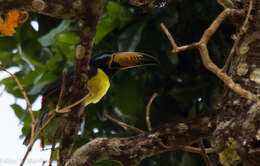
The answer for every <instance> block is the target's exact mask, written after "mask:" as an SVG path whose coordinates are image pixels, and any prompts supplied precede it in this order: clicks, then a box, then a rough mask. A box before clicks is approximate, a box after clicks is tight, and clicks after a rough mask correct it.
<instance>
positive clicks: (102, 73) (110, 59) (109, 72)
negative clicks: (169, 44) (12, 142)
mask: <svg viewBox="0 0 260 166" xmlns="http://www.w3.org/2000/svg"><path fill="white" fill-rule="evenodd" d="M89 65H90V69H89V71H88V77H89V79H88V82H87V86H88V89H89V93H90V94H91V95H88V97H87V98H86V103H85V107H86V106H87V105H89V104H91V103H94V104H95V103H98V102H99V101H100V100H101V99H102V98H103V96H105V95H106V93H107V91H108V89H109V87H110V81H111V79H112V78H113V76H114V75H115V74H116V73H117V72H119V71H121V70H125V69H129V68H137V67H141V66H147V65H159V61H158V60H157V58H155V57H153V56H151V55H149V54H146V53H141V52H116V53H112V52H105V53H101V54H98V55H96V56H93V57H92V58H91V59H90V63H89ZM73 73H74V72H73V71H71V72H68V74H67V75H66V80H65V86H66V87H70V86H71V85H72V81H73ZM61 86H62V78H61V77H60V78H59V79H57V80H56V81H54V82H53V83H51V84H50V85H49V87H48V88H47V90H46V91H45V92H44V93H43V94H42V108H41V109H40V112H39V115H38V117H37V120H36V124H35V129H34V133H37V132H38V131H39V130H40V128H41V127H42V126H43V125H44V124H45V123H46V122H47V120H48V119H49V118H50V116H51V114H52V111H54V110H55V108H56V105H57V103H58V98H59V95H60V90H61ZM65 89H66V88H65ZM69 95H70V93H69V92H67V93H65V94H64V97H63V99H64V98H66V96H69ZM31 132H32V131H31V129H30V131H29V133H28V134H27V136H26V138H25V139H24V142H23V144H24V145H28V144H29V143H30V139H31Z"/></svg>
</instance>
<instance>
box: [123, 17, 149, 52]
mask: <svg viewBox="0 0 260 166" xmlns="http://www.w3.org/2000/svg"><path fill="white" fill-rule="evenodd" d="M144 26H145V23H144V22H139V23H136V24H134V25H132V26H130V27H127V29H126V30H125V31H123V32H122V33H121V34H120V36H119V39H118V40H119V41H118V49H119V51H135V49H136V47H137V45H138V44H139V42H140V40H141V37H142V31H143V29H144Z"/></svg>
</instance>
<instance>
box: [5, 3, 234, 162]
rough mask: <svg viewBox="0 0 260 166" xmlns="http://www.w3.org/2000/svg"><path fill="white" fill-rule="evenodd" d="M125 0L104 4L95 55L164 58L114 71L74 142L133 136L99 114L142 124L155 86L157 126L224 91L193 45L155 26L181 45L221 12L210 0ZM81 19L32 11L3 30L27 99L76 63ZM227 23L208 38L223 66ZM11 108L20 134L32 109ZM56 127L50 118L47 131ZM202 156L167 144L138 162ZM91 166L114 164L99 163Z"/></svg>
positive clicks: (198, 110) (203, 109)
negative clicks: (149, 1) (154, 3)
mask: <svg viewBox="0 0 260 166" xmlns="http://www.w3.org/2000/svg"><path fill="white" fill-rule="evenodd" d="M126 2H127V1H122V0H115V1H112V0H110V1H109V2H108V3H107V6H106V7H105V10H104V13H103V15H102V18H101V19H100V22H99V24H98V28H97V33H96V38H95V46H94V49H93V54H94V55H95V54H98V53H100V52H104V51H114V52H116V51H140V52H146V53H149V54H151V55H152V56H155V57H157V58H158V59H159V61H160V63H161V65H160V66H159V67H146V68H142V69H138V70H129V71H124V72H121V73H119V74H118V75H116V76H115V77H114V78H113V79H112V83H111V88H110V90H109V92H108V94H107V95H106V96H105V97H104V98H103V99H102V100H101V101H100V102H99V103H98V104H96V105H94V104H93V105H89V106H88V107H87V108H86V111H85V114H86V116H85V117H84V121H85V123H84V127H83V130H82V131H81V133H82V134H81V136H80V137H79V138H78V140H77V142H76V143H75V149H76V148H77V147H79V146H81V145H83V144H85V143H86V142H88V141H90V140H92V139H94V138H95V137H127V136H132V135H136V133H134V132H133V131H129V130H128V129H123V128H121V127H119V126H117V125H115V124H113V123H112V122H110V121H108V120H106V119H104V116H103V115H104V113H108V114H110V115H111V116H113V117H114V118H116V119H118V120H121V121H124V122H126V123H129V124H130V125H133V126H136V127H138V128H140V129H143V130H147V129H146V124H145V108H146V104H147V103H148V101H149V99H150V97H151V95H152V94H153V93H154V92H158V93H159V96H158V97H157V98H156V99H155V101H154V103H153V104H152V107H151V122H152V126H153V127H154V128H155V127H158V126H159V125H161V124H164V123H165V122H170V121H178V120H180V119H186V118H190V117H195V116H199V115H201V114H205V113H208V111H210V110H211V108H212V107H213V106H215V104H216V103H217V98H218V96H219V93H220V92H221V86H220V85H221V84H220V82H219V81H218V80H217V79H216V78H215V77H214V76H213V74H211V73H210V72H209V71H207V70H206V69H205V68H204V67H203V65H202V62H201V60H200V57H199V54H198V52H197V51H187V52H183V53H179V54H173V53H171V49H172V47H171V45H170V42H169V41H168V39H167V37H166V36H165V34H164V33H163V31H162V30H161V28H160V23H162V22H163V23H165V25H166V26H167V27H168V29H169V31H170V32H171V33H172V34H173V36H174V37H175V40H176V42H177V43H178V44H179V45H184V44H188V43H192V42H196V41H198V40H199V38H200V36H201V34H202V33H203V31H204V29H205V28H206V27H208V25H209V24H210V23H211V21H212V20H213V19H214V18H215V17H216V16H217V14H218V13H220V11H221V7H220V6H218V5H217V3H216V2H215V1H204V2H203V3H201V1H190V0H179V1H170V2H169V3H168V4H167V5H166V6H164V7H161V8H153V9H141V8H136V7H133V6H130V5H128V4H127V3H126ZM32 20H37V21H38V23H39V27H40V28H39V31H37V32H36V31H35V30H34V29H33V28H32V27H31V25H30V21H32ZM81 25H82V23H81V22H80V21H73V22H72V21H70V20H58V19H53V18H50V17H48V16H43V15H37V14H35V15H32V16H31V20H29V21H28V22H27V23H25V24H23V25H21V26H19V28H18V30H17V33H16V34H15V36H14V37H0V61H1V64H3V65H4V66H6V67H13V66H16V67H19V69H20V72H18V73H16V76H17V77H18V79H19V80H20V81H21V84H22V85H23V87H24V88H25V90H26V92H27V94H28V95H29V97H30V100H31V101H34V100H35V99H36V97H38V96H39V95H41V94H42V93H43V92H44V90H45V89H46V88H47V86H48V84H49V83H50V82H52V81H53V80H55V79H57V78H58V77H59V76H61V73H62V70H63V68H67V69H71V68H72V67H73V65H74V55H75V48H76V45H77V43H78V42H79V34H80V27H81ZM232 30H233V28H232V26H231V25H230V24H228V23H224V24H223V25H222V26H221V27H220V30H219V31H218V32H217V33H216V34H215V35H214V37H213V38H212V40H211V41H210V43H209V47H210V48H209V49H210V54H211V55H210V56H211V57H212V58H213V60H214V62H215V63H217V64H218V65H223V61H224V59H225V56H226V55H227V53H228V49H229V48H230V43H231V40H230V34H231V33H232ZM21 53H22V54H21ZM0 83H1V84H3V85H5V89H6V90H7V91H8V92H9V93H11V94H13V95H14V96H15V97H17V98H22V95H21V92H20V91H19V89H18V87H17V85H16V84H15V82H14V81H13V79H12V78H6V79H4V80H1V82H0ZM12 108H13V110H14V112H15V115H16V116H17V117H18V118H19V119H20V120H21V122H23V125H24V127H23V130H22V135H25V134H26V133H27V132H28V131H29V128H30V125H31V120H30V117H29V113H28V111H27V110H24V109H23V108H21V107H20V106H19V105H17V104H13V105H12ZM3 111H4V110H3ZM55 126H56V125H55V124H53V125H52V126H51V127H50V129H49V130H47V131H46V132H45V134H46V135H48V136H51V135H52V133H53V131H54V130H55ZM47 143H48V141H47ZM203 163H204V162H203V160H202V159H201V157H200V156H199V155H194V154H190V153H186V152H185V153H184V152H182V151H172V152H167V153H163V154H161V155H158V156H155V157H152V158H149V159H145V160H144V161H143V162H141V163H140V165H141V166H142V165H143V166H145V165H152V166H159V165H175V166H189V165H192V166H201V165H204V164H203ZM96 165H114V164H111V163H110V162H102V163H97V164H96Z"/></svg>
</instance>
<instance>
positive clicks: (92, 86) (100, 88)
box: [85, 68, 110, 106]
mask: <svg viewBox="0 0 260 166" xmlns="http://www.w3.org/2000/svg"><path fill="white" fill-rule="evenodd" d="M109 87H110V82H109V78H108V76H107V75H106V74H105V73H104V72H103V71H102V70H101V69H99V68H98V69H97V74H96V75H95V76H93V77H91V78H90V79H89V80H88V88H89V90H90V93H91V95H90V96H89V97H88V98H87V101H86V104H85V106H87V105H88V104H90V103H97V102H99V100H100V99H101V98H102V97H103V96H104V95H105V94H106V93H107V91H108V89H109Z"/></svg>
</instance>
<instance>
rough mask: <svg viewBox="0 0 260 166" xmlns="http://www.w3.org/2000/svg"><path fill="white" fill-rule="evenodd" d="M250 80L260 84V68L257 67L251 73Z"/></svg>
mask: <svg viewBox="0 0 260 166" xmlns="http://www.w3.org/2000/svg"><path fill="white" fill-rule="evenodd" d="M249 78H250V80H251V81H254V82H255V83H257V84H260V68H255V69H254V70H253V71H252V73H251V74H250V77H249Z"/></svg>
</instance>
